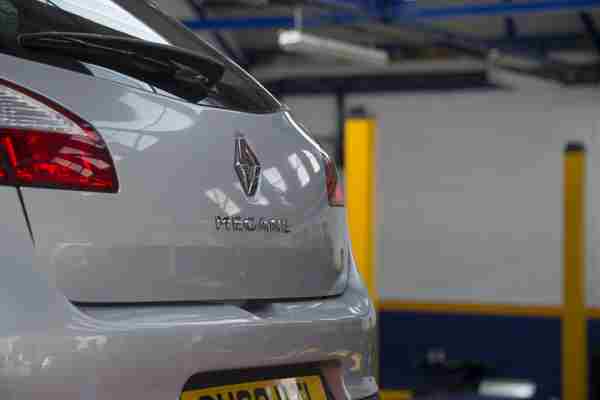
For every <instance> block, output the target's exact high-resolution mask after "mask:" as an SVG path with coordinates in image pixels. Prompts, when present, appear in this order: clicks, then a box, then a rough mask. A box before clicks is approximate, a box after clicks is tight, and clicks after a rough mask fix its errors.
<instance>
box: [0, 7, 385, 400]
mask: <svg viewBox="0 0 600 400" xmlns="http://www.w3.org/2000/svg"><path fill="white" fill-rule="evenodd" d="M0 40H1V43H0V161H1V162H0V204H2V208H1V209H0V213H1V220H2V225H1V228H0V243H2V251H1V252H0V257H1V260H2V269H3V273H2V275H1V276H2V279H0V399H3V400H16V399H18V400H25V399H36V400H37V399H40V398H49V399H61V400H71V399H78V400H79V399H94V400H95V399H98V400H100V399H107V400H108V399H110V400H115V399H141V398H143V399H145V400H173V399H176V398H180V399H182V400H342V399H344V400H345V399H351V400H361V399H366V398H369V397H374V396H377V392H378V387H377V384H376V381H375V377H374V376H375V374H376V372H375V371H376V366H375V364H376V361H377V360H376V358H375V356H374V355H375V350H376V349H375V343H376V340H375V336H376V335H375V331H376V321H375V313H374V310H373V307H372V304H371V302H370V301H369V299H368V296H367V293H366V291H365V288H364V287H363V285H362V283H361V281H360V278H359V276H358V274H357V270H356V266H355V265H354V261H353V257H352V253H351V248H350V243H349V239H348V234H347V229H346V217H345V209H344V208H343V194H342V192H341V188H340V185H339V182H338V177H337V172H336V169H335V166H334V164H333V163H332V161H331V159H330V158H329V157H328V156H327V155H326V154H325V152H324V151H323V150H322V149H321V148H320V147H319V145H318V144H317V143H315V141H314V140H312V139H311V137H310V136H309V135H308V134H307V132H306V131H305V129H304V128H303V127H302V126H301V125H299V124H298V123H297V122H296V121H295V120H294V119H293V118H292V116H291V115H290V114H289V112H288V111H287V110H286V109H285V108H284V107H282V105H281V104H280V103H279V102H278V101H277V100H276V99H275V98H274V97H273V96H271V95H270V94H269V93H268V92H267V91H266V90H265V89H264V88H263V87H262V86H260V85H259V84H258V83H257V82H256V81H255V80H254V79H253V78H251V77H250V76H249V75H248V74H247V73H246V72H244V71H243V70H242V69H241V68H240V67H238V66H237V65H235V64H234V63H233V62H232V61H230V60H229V59H227V58H226V57H224V56H223V55H222V54H220V53H219V52H218V51H216V50H215V49H214V48H212V47H211V46H209V45H208V44H206V43H204V42H203V41H201V40H200V39H199V38H198V37H197V36H196V35H195V34H193V33H192V32H190V31H188V30H186V29H185V28H183V27H182V26H181V25H180V24H179V23H178V22H176V21H175V20H173V19H171V18H169V17H168V16H166V15H164V14H163V13H162V12H161V11H160V10H159V9H158V8H157V7H156V6H155V5H153V4H152V3H150V2H145V1H141V0H0Z"/></svg>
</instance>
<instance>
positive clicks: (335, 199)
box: [322, 153, 344, 207]
mask: <svg viewBox="0 0 600 400" xmlns="http://www.w3.org/2000/svg"><path fill="white" fill-rule="evenodd" d="M322 157H323V160H324V162H325V174H326V176H327V196H328V197H329V205H330V206H332V207H344V188H343V186H342V182H340V179H339V175H338V172H337V168H336V166H335V162H334V161H333V160H332V159H331V158H330V157H329V156H328V155H327V154H326V153H322Z"/></svg>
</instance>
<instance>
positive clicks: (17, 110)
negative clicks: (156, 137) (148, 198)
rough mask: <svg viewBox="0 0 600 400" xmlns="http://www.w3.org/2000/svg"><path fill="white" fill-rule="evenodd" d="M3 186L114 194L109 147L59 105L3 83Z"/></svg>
mask: <svg viewBox="0 0 600 400" xmlns="http://www.w3.org/2000/svg"><path fill="white" fill-rule="evenodd" d="M0 150H1V153H2V164H1V165H0V184H2V185H14V186H33V187H51V188H57V189H69V190H82V191H93V192H109V193H115V192H116V191H117V190H118V181H117V175H116V171H115V166H114V163H113V160H112V157H111V155H110V153H109V151H108V147H107V146H106V143H104V140H102V137H101V136H100V135H99V134H98V133H97V132H96V131H95V130H94V128H93V127H92V126H91V125H90V124H88V123H87V122H85V121H83V120H82V119H81V118H79V117H77V116H76V115H74V114H73V113H71V112H69V111H67V110H65V109H64V108H62V107H61V106H59V105H58V104H56V103H54V102H52V101H51V100H48V99H46V98H45V97H43V96H40V95H39V94H36V93H33V92H31V91H29V90H27V89H25V88H22V87H19V86H17V85H15V84H13V83H10V82H6V81H3V80H0Z"/></svg>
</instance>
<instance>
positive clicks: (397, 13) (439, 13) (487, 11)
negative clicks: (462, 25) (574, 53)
mask: <svg viewBox="0 0 600 400" xmlns="http://www.w3.org/2000/svg"><path fill="white" fill-rule="evenodd" d="M595 7H600V1H599V0H536V1H527V2H521V3H514V2H511V3H506V2H501V3H487V4H486V3H483V4H466V5H465V4H463V5H460V6H448V7H435V8H434V7H427V8H419V7H413V6H412V5H410V4H406V3H405V2H402V3H401V4H399V5H395V6H392V8H391V9H390V11H389V13H390V15H391V17H392V18H397V19H401V20H405V19H416V20H436V19H448V18H461V17H474V16H499V15H515V14H530V13H542V12H550V11H581V10H582V9H586V8H595Z"/></svg>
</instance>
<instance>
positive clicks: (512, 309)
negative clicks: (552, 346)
mask: <svg viewBox="0 0 600 400" xmlns="http://www.w3.org/2000/svg"><path fill="white" fill-rule="evenodd" d="M379 311H382V312H415V313H432V314H468V315H498V316H515V317H521V316H522V317H550V318H561V317H562V315H563V312H564V310H563V307H561V306H559V305H535V304H499V303H466V302H465V303H450V302H440V301H433V300H432V301H420V300H399V299H385V300H380V301H379ZM585 313H586V316H587V318H588V319H600V308H598V307H591V308H587V309H586V312H585Z"/></svg>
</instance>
